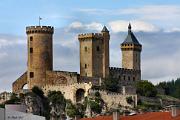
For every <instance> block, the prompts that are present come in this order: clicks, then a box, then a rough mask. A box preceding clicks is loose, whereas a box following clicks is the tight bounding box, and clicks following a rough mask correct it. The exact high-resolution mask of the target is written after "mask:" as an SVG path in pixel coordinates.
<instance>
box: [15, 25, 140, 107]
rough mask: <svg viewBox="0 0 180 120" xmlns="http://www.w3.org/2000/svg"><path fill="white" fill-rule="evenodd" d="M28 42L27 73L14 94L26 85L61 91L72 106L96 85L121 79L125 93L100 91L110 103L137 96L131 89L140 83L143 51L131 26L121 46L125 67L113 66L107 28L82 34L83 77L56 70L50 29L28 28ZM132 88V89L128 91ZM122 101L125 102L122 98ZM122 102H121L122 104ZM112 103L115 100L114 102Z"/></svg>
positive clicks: (44, 89)
mask: <svg viewBox="0 0 180 120" xmlns="http://www.w3.org/2000/svg"><path fill="white" fill-rule="evenodd" d="M26 33H27V43H28V45H27V46H28V64H27V71H25V72H24V73H23V74H22V76H20V77H19V78H18V79H17V80H16V81H15V82H14V83H13V85H12V89H13V92H14V93H21V92H22V90H23V86H24V85H26V84H27V85H28V89H32V88H33V87H34V86H38V87H39V88H41V89H42V90H43V91H44V92H45V93H46V94H47V93H48V91H50V90H51V91H52V90H56V91H61V92H62V93H63V94H64V96H65V98H67V99H71V100H72V102H73V103H76V102H79V101H81V100H82V99H83V98H84V97H85V96H87V95H88V94H89V91H90V89H91V88H92V87H93V86H100V85H101V83H102V81H103V80H104V79H106V78H112V79H113V78H114V79H118V83H119V84H118V85H119V86H121V87H122V86H124V87H122V88H123V90H122V93H119V94H113V93H112V94H109V95H108V93H106V91H99V92H100V93H101V94H102V96H104V98H105V99H106V98H107V100H110V99H111V98H113V100H114V101H115V102H116V103H122V104H127V103H125V102H124V101H125V99H126V97H129V96H132V97H133V98H134V99H135V101H137V96H136V94H135V93H134V91H132V90H133V89H131V87H132V85H133V84H134V83H135V82H136V81H139V80H141V50H142V45H141V44H140V43H139V42H138V40H137V39H136V37H135V35H134V34H133V32H132V31H131V25H130V24H129V26H128V35H127V38H126V39H125V41H124V42H123V43H122V44H121V45H120V47H121V50H122V68H115V67H110V66H109V63H110V60H109V41H110V33H109V31H108V29H107V28H106V26H104V28H103V29H102V31H101V32H100V33H86V34H79V35H78V40H79V43H80V46H79V47H80V74H79V73H77V72H69V71H53V52H52V51H53V33H54V28H53V27H51V26H29V27H26ZM127 88H130V89H127ZM121 98H122V99H121ZM120 99H121V101H120ZM111 102H112V103H113V101H111Z"/></svg>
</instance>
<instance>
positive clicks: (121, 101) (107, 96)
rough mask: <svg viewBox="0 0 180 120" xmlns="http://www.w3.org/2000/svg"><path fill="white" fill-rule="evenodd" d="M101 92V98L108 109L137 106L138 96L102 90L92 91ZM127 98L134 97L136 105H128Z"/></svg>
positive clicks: (92, 91) (93, 91)
mask: <svg viewBox="0 0 180 120" xmlns="http://www.w3.org/2000/svg"><path fill="white" fill-rule="evenodd" d="M95 92H99V93H100V95H101V98H102V99H103V100H104V102H105V103H106V104H107V107H108V108H112V107H113V108H117V107H119V105H121V106H123V107H125V106H128V107H134V106H137V95H136V94H120V93H112V92H107V91H102V90H90V93H95ZM127 97H132V98H133V100H134V104H128V103H127V101H126V98H127Z"/></svg>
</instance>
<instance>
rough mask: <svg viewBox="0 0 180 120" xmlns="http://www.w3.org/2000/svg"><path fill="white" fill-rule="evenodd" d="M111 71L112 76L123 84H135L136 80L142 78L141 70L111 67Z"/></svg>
mask: <svg viewBox="0 0 180 120" xmlns="http://www.w3.org/2000/svg"><path fill="white" fill-rule="evenodd" d="M109 72H110V75H111V77H112V78H116V79H118V80H119V84H120V85H121V86H126V85H133V83H135V82H136V81H139V80H141V71H140V70H134V69H124V68H115V67H110V68H109Z"/></svg>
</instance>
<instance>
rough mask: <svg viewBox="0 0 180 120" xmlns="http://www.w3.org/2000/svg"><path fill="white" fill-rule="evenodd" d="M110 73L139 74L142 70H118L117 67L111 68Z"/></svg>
mask: <svg viewBox="0 0 180 120" xmlns="http://www.w3.org/2000/svg"><path fill="white" fill-rule="evenodd" d="M109 71H110V72H119V73H129V74H130V73H139V72H141V71H140V70H135V69H125V68H117V67H109Z"/></svg>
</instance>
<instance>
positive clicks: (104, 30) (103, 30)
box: [101, 26, 109, 32]
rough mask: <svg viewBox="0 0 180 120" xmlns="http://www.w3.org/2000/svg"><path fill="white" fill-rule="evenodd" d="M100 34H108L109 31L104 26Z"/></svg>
mask: <svg viewBox="0 0 180 120" xmlns="http://www.w3.org/2000/svg"><path fill="white" fill-rule="evenodd" d="M101 32H109V30H108V29H107V27H106V26H104V27H103V29H102V31H101Z"/></svg>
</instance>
